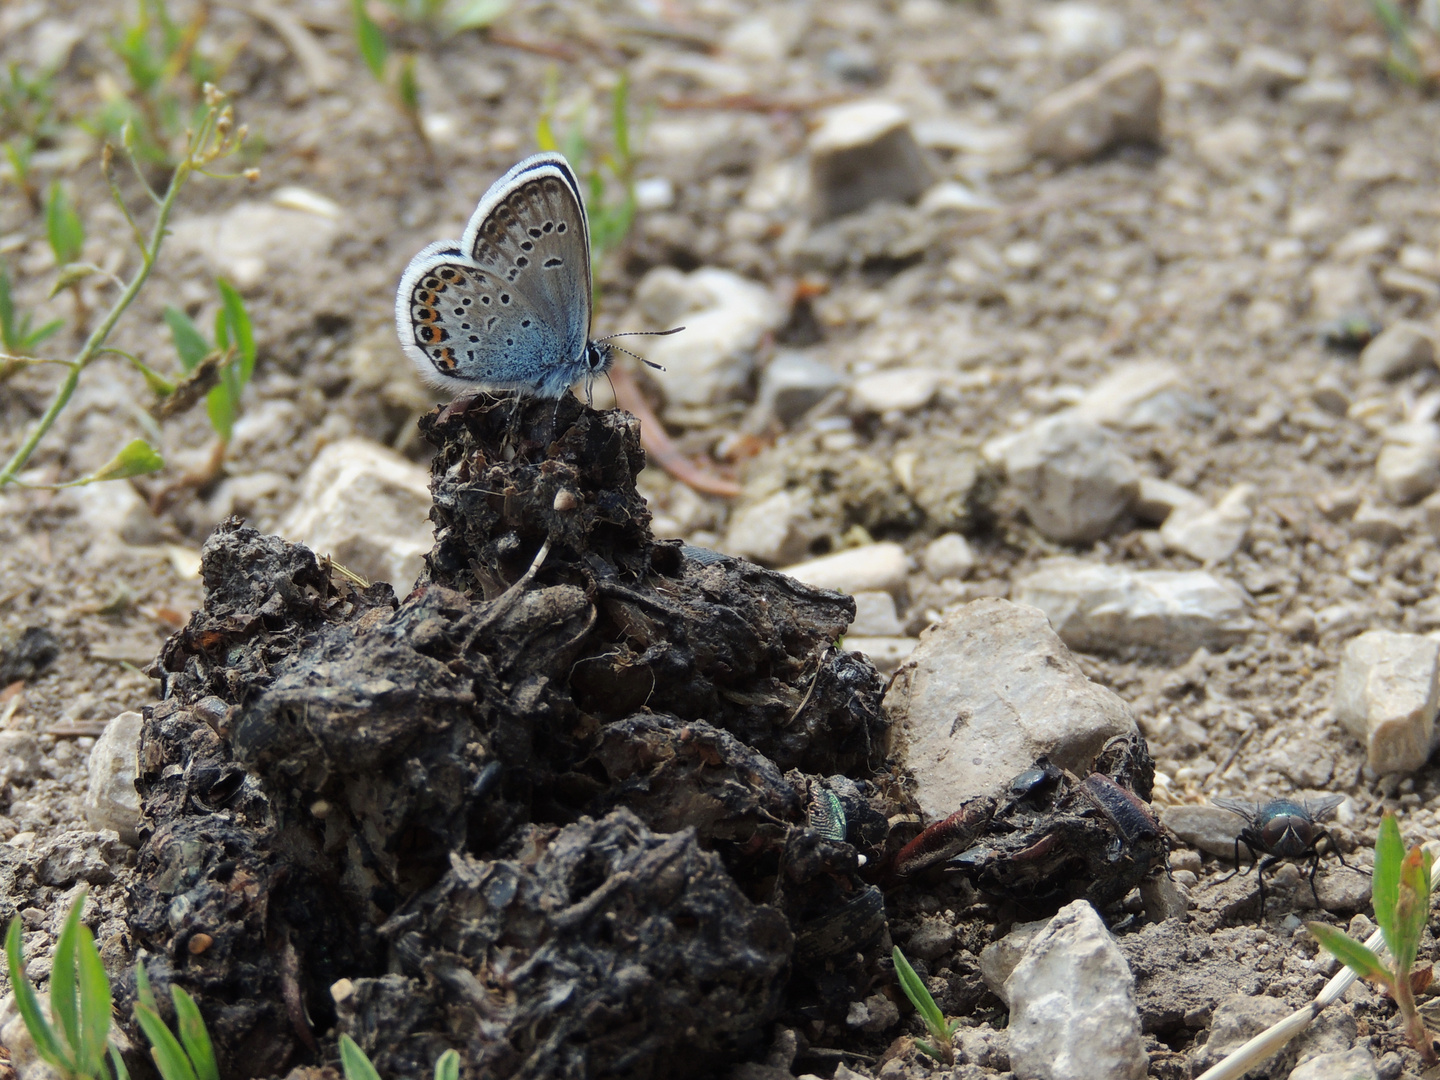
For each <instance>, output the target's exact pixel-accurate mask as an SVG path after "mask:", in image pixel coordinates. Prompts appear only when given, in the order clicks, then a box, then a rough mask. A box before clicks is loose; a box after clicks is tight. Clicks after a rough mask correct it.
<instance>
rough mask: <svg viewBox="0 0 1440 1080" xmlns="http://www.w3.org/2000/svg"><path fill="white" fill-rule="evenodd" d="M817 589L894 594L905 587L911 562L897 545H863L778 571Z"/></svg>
mask: <svg viewBox="0 0 1440 1080" xmlns="http://www.w3.org/2000/svg"><path fill="white" fill-rule="evenodd" d="M780 572H781V573H782V574H789V575H790V576H791V577H793V578H796V579H797V580H800V581H803V582H804V583H805V584H806V585H813V586H814V587H815V588H817V589H834V590H835V591H836V592H843V593H851V594H854V593H861V592H877V591H878V592H888V593H897V592H899V591H900V590H901V589H903V588H904V587H905V577H906V575H907V574H908V573H909V572H910V560H909V559H908V558H906V556H905V549H904V548H902V547H901V546H900V545H899V544H895V543H891V542H889V541H886V542H884V543H880V544H866V545H864V546H863V547H857V548H849V549H848V550H846V551H839V552H836V553H835V554H834V555H825V556H823V557H821V558H819V559H810V560H808V561H806V562H802V563H796V564H795V565H794V566H787V567H785V568H784V569H783V570H781V571H780Z"/></svg>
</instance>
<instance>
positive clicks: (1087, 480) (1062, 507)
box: [1001, 414, 1140, 544]
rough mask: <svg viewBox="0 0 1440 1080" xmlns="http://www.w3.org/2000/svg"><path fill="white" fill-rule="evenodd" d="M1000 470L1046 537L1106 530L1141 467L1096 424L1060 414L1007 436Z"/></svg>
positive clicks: (1122, 509)
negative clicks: (1136, 465)
mask: <svg viewBox="0 0 1440 1080" xmlns="http://www.w3.org/2000/svg"><path fill="white" fill-rule="evenodd" d="M1001 453H1002V457H1003V460H1004V463H1005V472H1006V474H1007V476H1008V477H1009V480H1010V483H1011V485H1012V486H1013V487H1014V488H1015V491H1016V494H1018V495H1019V497H1020V504H1021V505H1022V506H1023V507H1024V508H1025V513H1026V514H1028V515H1029V517H1030V521H1031V522H1032V523H1033V524H1034V525H1035V527H1036V528H1037V529H1039V530H1040V531H1041V532H1042V533H1044V534H1045V535H1046V536H1047V537H1049V538H1050V539H1051V540H1058V541H1060V542H1061V543H1067V544H1071V543H1073V544H1081V543H1088V542H1090V541H1092V540H1098V539H1100V538H1101V537H1102V536H1104V535H1106V534H1107V533H1108V532H1110V530H1111V529H1112V528H1113V527H1114V526H1115V525H1116V523H1117V522H1119V520H1120V519H1121V518H1122V517H1123V516H1124V515H1125V514H1126V513H1127V512H1128V511H1129V510H1130V507H1131V505H1132V504H1133V503H1134V502H1135V497H1136V495H1137V494H1139V491H1140V472H1139V470H1138V469H1136V467H1135V463H1134V462H1133V461H1131V460H1130V458H1129V457H1128V456H1126V454H1125V452H1124V451H1123V450H1122V449H1121V448H1120V446H1119V444H1118V443H1117V442H1116V440H1115V437H1114V436H1112V435H1111V434H1110V433H1109V432H1107V431H1106V430H1105V429H1104V428H1102V427H1100V426H1099V425H1098V424H1095V423H1092V422H1090V421H1088V420H1083V419H1079V418H1077V417H1074V416H1069V415H1065V414H1062V415H1060V416H1054V417H1050V418H1048V419H1046V420H1041V421H1039V422H1038V423H1035V424H1032V425H1031V426H1030V427H1028V428H1026V429H1025V430H1024V431H1022V432H1020V433H1018V434H1017V435H1015V436H1013V437H1011V438H1008V439H1007V440H1006V441H1005V445H1004V448H1003V450H1002V451H1001Z"/></svg>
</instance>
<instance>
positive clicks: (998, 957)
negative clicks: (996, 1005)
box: [980, 919, 1050, 1005]
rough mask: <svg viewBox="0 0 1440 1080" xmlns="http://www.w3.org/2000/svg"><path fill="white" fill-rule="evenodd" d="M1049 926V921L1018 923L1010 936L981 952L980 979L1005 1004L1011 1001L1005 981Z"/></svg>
mask: <svg viewBox="0 0 1440 1080" xmlns="http://www.w3.org/2000/svg"><path fill="white" fill-rule="evenodd" d="M1049 925H1050V920H1049V919H1037V920H1036V921H1035V922H1025V923H1016V924H1015V926H1014V928H1013V929H1012V930H1011V931H1010V932H1009V933H1008V934H1006V935H1005V936H1004V937H1002V938H1000V939H999V940H998V941H992V942H990V944H989V945H986V946H985V948H983V949H981V950H980V978H982V979H984V980H985V985H986V986H988V987H989V988H990V992H991V993H993V994H994V995H995V996H996V997H998V998H999V999H1000V1000H1001V1001H1003V1002H1005V1004H1007V1005H1008V1004H1010V999H1009V998H1007V997H1006V996H1005V980H1007V979H1008V978H1010V973H1011V972H1013V971H1014V970H1015V965H1016V964H1018V963H1020V960H1021V958H1022V957H1023V956H1024V955H1025V950H1026V949H1028V948H1029V947H1030V943H1031V942H1032V941H1034V940H1035V937H1036V935H1038V934H1039V933H1040V931H1041V930H1044V929H1045V927H1047V926H1049Z"/></svg>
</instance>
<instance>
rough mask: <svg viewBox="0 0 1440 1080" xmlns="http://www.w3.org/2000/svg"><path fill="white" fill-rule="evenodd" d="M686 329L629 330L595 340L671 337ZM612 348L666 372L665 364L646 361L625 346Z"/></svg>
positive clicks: (647, 365)
mask: <svg viewBox="0 0 1440 1080" xmlns="http://www.w3.org/2000/svg"><path fill="white" fill-rule="evenodd" d="M684 329H685V328H684V327H683V326H676V327H672V328H671V329H669V330H627V331H625V332H624V333H621V334H606V335H605V336H604V337H602V338H596V339H595V340H596V341H614V340H615V339H616V338H617V337H669V336H670V335H671V334H678V333H679V332H680V331H681V330H684ZM610 348H612V349H619V350H620V351H621V352H623V353H624V354H625V355H626V356H633V357H635V359H636V360H639V361H640V362H641V363H642V364H644V365H645V366H646V367H652V368H654V369H655V370H656V371H664V370H665V366H664V365H663V364H657V363H655V361H653V360H646V359H645V357H643V356H641V355H640V354H639V353H633V352H631V351H630V350H629V349H627V348H624V347H623V346H620V345H611V346H610Z"/></svg>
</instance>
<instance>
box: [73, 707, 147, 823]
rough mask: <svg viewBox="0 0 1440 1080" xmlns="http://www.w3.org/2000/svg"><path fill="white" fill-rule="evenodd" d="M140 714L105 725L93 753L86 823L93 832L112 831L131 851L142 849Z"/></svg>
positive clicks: (121, 716) (120, 718)
mask: <svg viewBox="0 0 1440 1080" xmlns="http://www.w3.org/2000/svg"><path fill="white" fill-rule="evenodd" d="M141 723H142V717H141V716H140V714H139V713H138V712H123V713H121V714H120V715H119V716H117V717H115V718H114V719H113V720H111V721H110V722H109V723H108V724H106V725H105V730H104V731H102V732H101V733H100V737H99V738H97V739H96V740H95V745H94V746H93V747H92V748H91V750H90V767H89V773H90V782H89V786H88V787H87V788H86V791H85V821H86V822H87V823H88V824H89V825H90V827H91V828H92V829H96V830H99V829H113V830H114V831H115V832H116V833H117V834H119V836H120V839H121V840H123V841H125V843H127V844H129V845H130V846H131V847H139V846H140V834H139V828H140V795H139V793H138V792H137V791H136V790H135V774H136V771H137V769H138V761H137V757H136V755H137V754H138V753H139V752H140V725H141Z"/></svg>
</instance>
